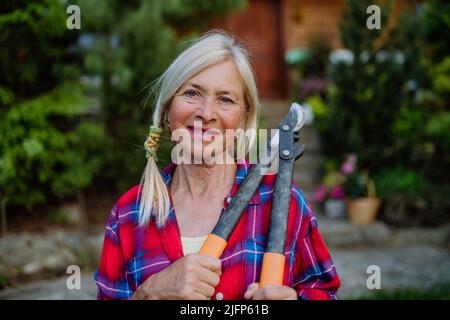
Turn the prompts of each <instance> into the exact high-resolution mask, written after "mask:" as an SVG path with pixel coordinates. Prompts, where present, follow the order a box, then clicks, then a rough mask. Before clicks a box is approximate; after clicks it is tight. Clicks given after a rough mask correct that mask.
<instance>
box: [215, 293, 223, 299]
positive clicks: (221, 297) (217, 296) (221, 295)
mask: <svg viewBox="0 0 450 320" xmlns="http://www.w3.org/2000/svg"><path fill="white" fill-rule="evenodd" d="M222 299H223V293H222V292H217V293H216V300H222Z"/></svg>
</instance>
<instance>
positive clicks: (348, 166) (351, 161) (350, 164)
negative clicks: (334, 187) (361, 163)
mask: <svg viewBox="0 0 450 320" xmlns="http://www.w3.org/2000/svg"><path fill="white" fill-rule="evenodd" d="M356 160H357V158H356V155H355V154H353V153H351V154H349V155H348V157H347V159H346V160H345V162H344V163H343V164H342V167H341V170H342V173H343V174H344V175H346V176H347V175H349V174H350V173H352V172H353V171H354V170H355V166H356Z"/></svg>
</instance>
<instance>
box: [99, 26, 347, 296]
mask: <svg viewBox="0 0 450 320" xmlns="http://www.w3.org/2000/svg"><path fill="white" fill-rule="evenodd" d="M157 84H158V85H157V93H158V94H157V100H156V107H155V111H154V115H153V125H152V127H151V131H150V133H149V136H148V139H147V141H146V149H147V158H148V162H147V166H146V168H145V171H144V175H143V181H142V182H141V183H140V184H139V185H137V186H135V187H133V188H131V189H130V190H128V191H127V192H126V193H125V194H124V195H123V196H122V197H121V198H120V199H119V200H118V201H117V203H116V204H115V205H114V207H113V209H112V212H111V215H110V216H109V219H108V222H107V226H106V234H105V240H104V244H103V251H102V257H101V263H100V267H99V269H98V270H97V272H96V273H95V275H94V277H95V280H96V282H97V285H98V298H99V299H217V300H222V299H267V300H278V299H280V300H281V299H335V298H336V291H337V289H338V288H339V285H340V281H339V278H338V275H337V273H336V270H335V267H334V264H333V262H332V260H331V257H330V255H329V253H328V250H327V248H326V246H325V243H324V242H323V240H322V237H321V235H320V234H319V231H318V229H317V221H316V219H315V217H314V216H313V214H312V212H311V210H310V207H309V206H308V205H307V202H306V200H305V199H304V197H303V195H302V192H301V191H300V189H299V188H298V187H297V186H296V185H295V183H294V182H293V184H292V192H291V193H292V195H291V203H290V210H289V221H288V230H287V237H286V246H285V257H286V265H285V271H284V280H283V285H279V286H278V285H277V286H275V285H272V286H270V285H268V286H266V287H264V288H263V289H260V288H259V285H258V281H259V277H260V272H261V264H262V257H263V254H264V252H265V248H266V241H267V235H268V231H269V230H268V228H269V220H270V208H271V204H272V195H273V186H274V183H275V175H274V174H268V175H266V176H265V177H264V179H263V181H262V183H261V184H260V186H259V187H258V189H257V190H256V192H255V193H254V195H253V197H252V199H251V201H250V203H249V205H248V206H247V208H246V210H245V211H244V212H243V214H242V217H241V219H240V221H239V223H238V225H237V226H236V228H235V230H234V231H233V233H232V234H231V236H230V238H229V240H228V242H227V246H226V248H225V250H224V252H223V254H222V256H221V257H220V259H217V258H213V257H210V256H207V255H202V254H200V253H198V251H199V248H200V247H201V245H202V244H203V242H204V241H205V239H206V237H207V235H208V234H209V233H210V232H211V231H212V230H213V228H214V226H215V225H216V223H217V221H218V220H219V218H220V216H221V214H222V213H223V212H224V210H225V208H227V206H228V202H229V201H230V199H231V198H232V197H233V196H234V194H235V192H236V190H237V188H238V187H239V184H240V183H241V182H242V180H243V178H244V177H245V175H246V173H247V171H248V169H249V166H250V164H249V161H248V159H247V156H248V152H249V149H250V148H251V147H252V146H253V144H254V143H255V141H254V139H250V141H249V143H247V144H244V145H245V151H244V158H243V159H237V157H238V156H236V154H235V153H234V154H232V157H234V160H238V161H231V162H230V161H226V162H225V163H216V164H214V163H213V164H210V163H206V161H205V159H203V158H202V151H204V150H205V148H207V147H208V145H209V144H210V143H213V142H212V140H214V139H212V137H213V136H217V135H220V134H222V135H223V137H224V140H226V141H229V140H230V139H232V140H233V139H234V138H233V137H230V135H229V134H227V132H230V131H231V130H227V129H235V130H237V129H243V130H246V129H256V125H257V115H258V108H259V102H258V96H257V89H256V85H255V79H254V75H253V72H252V68H251V65H250V63H249V59H248V56H247V53H246V51H245V49H244V48H243V47H242V46H241V45H239V44H237V43H236V42H235V40H234V39H233V38H232V37H231V36H229V35H227V34H225V33H223V32H209V33H207V34H205V35H204V36H202V37H201V38H199V39H197V41H195V42H193V43H192V44H191V45H190V46H189V47H188V48H187V49H186V50H185V51H184V52H182V53H181V54H180V55H179V56H178V57H177V58H176V59H175V61H174V62H173V63H172V64H171V65H170V66H169V68H168V69H167V70H166V71H165V72H164V74H163V75H162V76H161V77H160V78H159V82H158V83H157ZM198 124H200V125H201V129H198ZM163 129H167V130H168V131H169V132H170V133H172V137H173V133H174V132H175V131H176V130H184V132H187V133H188V134H189V136H188V139H185V138H184V139H182V141H178V145H180V144H184V146H185V147H186V146H191V147H190V148H184V150H188V152H189V151H190V152H191V154H189V155H188V157H187V158H188V159H190V160H192V161H184V162H181V163H180V162H177V161H174V159H173V158H172V161H171V163H170V164H169V165H168V166H167V167H165V168H164V169H163V170H162V171H160V170H159V169H158V167H157V165H156V163H155V160H156V149H157V145H158V141H159V136H160V134H161V132H162V130H163ZM231 132H232V131H231ZM221 145H222V144H221ZM227 145H229V144H226V143H223V149H222V150H221V151H222V152H224V153H225V152H228V151H229V150H228V149H227ZM185 152H186V151H185ZM218 153H220V150H219V152H217V151H216V154H215V155H216V156H217V155H218ZM199 154H200V158H199V156H198V155H199ZM184 156H186V154H185V155H184ZM199 159H200V161H195V160H199ZM176 163H178V164H176Z"/></svg>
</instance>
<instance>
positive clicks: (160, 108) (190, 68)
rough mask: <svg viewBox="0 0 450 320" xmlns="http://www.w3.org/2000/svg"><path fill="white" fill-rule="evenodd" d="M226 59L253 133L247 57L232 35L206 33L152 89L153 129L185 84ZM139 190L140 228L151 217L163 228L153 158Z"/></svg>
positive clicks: (254, 107)
mask: <svg viewBox="0 0 450 320" xmlns="http://www.w3.org/2000/svg"><path fill="white" fill-rule="evenodd" d="M227 59H230V60H231V61H232V62H233V63H234V64H235V66H236V69H237V70H238V72H239V74H240V75H241V77H242V80H243V84H244V103H245V107H246V122H245V128H244V130H247V129H255V130H256V128H257V120H258V116H259V115H258V112H259V111H258V110H259V99H258V93H257V88H256V83H255V76H254V73H253V69H252V67H251V64H250V61H249V56H248V53H247V51H246V50H245V48H244V47H243V46H242V45H240V44H239V43H238V42H237V41H236V40H235V39H234V38H233V37H232V36H231V35H229V34H227V33H225V32H223V31H221V30H213V31H210V32H207V33H205V34H204V35H202V36H201V37H200V38H198V39H197V40H195V41H194V42H193V43H191V45H190V46H189V47H188V48H187V49H185V50H184V51H183V52H182V53H181V54H180V55H179V56H178V57H177V58H176V59H175V60H174V61H173V62H172V64H171V65H170V66H169V67H168V68H167V70H166V71H165V72H164V73H163V74H162V75H161V77H159V78H158V79H157V80H156V82H155V84H154V87H153V90H155V91H156V105H155V110H154V113H153V125H155V126H158V127H164V126H165V125H166V123H165V121H166V120H165V116H166V113H167V112H168V109H169V108H170V103H171V101H172V98H173V96H174V95H175V93H176V92H177V91H178V90H179V88H180V87H181V86H182V85H183V84H184V83H185V82H186V81H187V80H189V79H190V78H192V77H193V76H194V75H196V74H197V73H199V72H201V71H203V70H204V69H206V68H208V67H210V66H212V65H214V64H216V63H218V62H221V61H224V60H227ZM255 140H256V138H255V137H253V136H252V137H250V138H249V141H248V143H246V144H245V143H244V144H243V145H244V148H245V150H244V154H245V155H247V154H248V153H249V152H250V150H252V148H253V147H254V146H255V145H256V141H255ZM238 145H239V144H238ZM241 145H242V144H241ZM141 188H142V194H141V198H140V205H139V225H140V226H145V225H147V224H148V223H149V221H150V220H151V218H152V216H153V217H154V218H155V219H156V224H157V226H158V227H162V226H164V224H165V222H166V220H167V217H168V216H169V210H170V197H169V193H168V190H167V186H166V183H165V181H164V179H163V177H162V176H161V174H160V172H159V169H158V167H157V165H156V162H155V160H154V159H153V158H152V157H150V158H149V159H148V161H147V165H146V167H145V170H144V174H143V176H142V181H141V185H140V187H139V190H140V189H141ZM152 213H153V214H152Z"/></svg>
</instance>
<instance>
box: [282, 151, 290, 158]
mask: <svg viewBox="0 0 450 320" xmlns="http://www.w3.org/2000/svg"><path fill="white" fill-rule="evenodd" d="M290 154H291V153H290V152H289V150H283V156H286V157H287V156H288V155H290Z"/></svg>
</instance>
